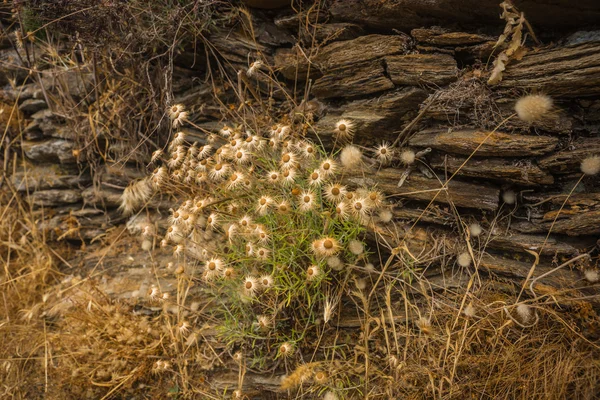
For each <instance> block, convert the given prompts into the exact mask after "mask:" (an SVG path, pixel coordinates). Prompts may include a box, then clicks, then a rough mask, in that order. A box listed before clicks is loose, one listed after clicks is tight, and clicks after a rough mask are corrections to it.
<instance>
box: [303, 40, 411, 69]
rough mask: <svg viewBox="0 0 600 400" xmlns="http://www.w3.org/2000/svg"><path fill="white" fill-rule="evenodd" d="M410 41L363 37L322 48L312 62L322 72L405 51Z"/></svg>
mask: <svg viewBox="0 0 600 400" xmlns="http://www.w3.org/2000/svg"><path fill="white" fill-rule="evenodd" d="M409 42H410V39H409V38H408V37H406V36H400V35H365V36H361V37H358V38H356V39H354V40H345V41H343V42H334V43H331V44H328V45H326V46H324V47H322V48H321V49H320V51H319V53H318V55H317V57H315V60H314V62H315V63H316V64H317V65H318V66H319V68H321V69H322V70H323V71H328V70H336V69H339V68H340V67H341V66H345V65H353V64H359V63H362V62H364V61H369V60H374V59H377V58H381V57H384V56H389V55H392V54H399V53H403V52H404V51H406V49H407V48H408V45H409Z"/></svg>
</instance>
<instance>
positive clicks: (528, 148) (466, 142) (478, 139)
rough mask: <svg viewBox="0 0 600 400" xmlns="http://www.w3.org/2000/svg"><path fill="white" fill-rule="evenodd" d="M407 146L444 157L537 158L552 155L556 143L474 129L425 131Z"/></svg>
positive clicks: (554, 139)
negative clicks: (447, 154) (457, 155)
mask: <svg viewBox="0 0 600 400" xmlns="http://www.w3.org/2000/svg"><path fill="white" fill-rule="evenodd" d="M409 143H410V145H411V146H415V147H431V148H434V149H437V150H441V151H444V152H447V153H453V154H461V155H467V156H469V155H471V154H472V153H473V152H474V151H475V150H476V149H477V148H478V147H479V145H480V144H481V143H483V144H481V147H479V149H478V150H477V152H476V153H475V155H476V156H491V157H525V156H537V155H542V154H546V153H549V152H551V151H552V150H554V148H555V147H556V145H557V144H558V139H557V138H554V137H549V136H534V135H518V134H507V133H502V132H497V131H496V132H488V131H481V130H476V129H468V130H457V131H453V132H452V131H450V132H449V131H447V130H444V131H441V132H440V131H436V130H425V131H421V132H419V133H417V134H416V135H414V136H413V137H412V138H411V139H410V140H409Z"/></svg>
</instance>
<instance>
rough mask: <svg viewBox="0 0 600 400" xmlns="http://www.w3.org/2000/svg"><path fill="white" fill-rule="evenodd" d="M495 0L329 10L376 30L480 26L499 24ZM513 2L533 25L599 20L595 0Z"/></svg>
mask: <svg viewBox="0 0 600 400" xmlns="http://www.w3.org/2000/svg"><path fill="white" fill-rule="evenodd" d="M499 4H500V2H499V1H498V0H429V1H414V0H396V1H381V0H335V1H334V3H333V4H332V6H331V9H330V10H329V11H330V13H331V15H333V16H334V18H336V19H337V20H342V21H351V22H354V23H357V24H359V25H363V26H367V27H370V28H373V29H378V30H391V29H399V30H408V29H414V28H421V27H423V26H432V25H445V26H450V25H452V26H455V25H466V24H469V27H483V26H486V25H496V26H500V25H502V26H503V25H504V24H501V21H500V19H499V15H500V13H501V9H500V7H499ZM514 4H515V5H516V6H517V7H518V8H519V11H523V12H524V13H525V16H526V17H527V20H528V21H529V22H531V23H532V25H533V26H535V27H547V28H549V29H552V30H559V29H565V30H566V29H569V28H579V29H581V28H580V27H581V26H585V25H589V26H594V25H596V24H597V21H599V20H600V8H598V3H597V1H596V0H581V1H578V2H573V1H569V0H556V1H554V2H552V3H548V2H546V1H539V0H532V1H529V0H520V1H515V2H514Z"/></svg>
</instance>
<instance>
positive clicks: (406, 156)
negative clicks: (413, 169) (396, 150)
mask: <svg viewBox="0 0 600 400" xmlns="http://www.w3.org/2000/svg"><path fill="white" fill-rule="evenodd" d="M415 159H416V155H415V152H414V151H412V150H410V149H406V150H403V151H402V153H400V161H401V162H402V164H404V165H411V164H414V162H415Z"/></svg>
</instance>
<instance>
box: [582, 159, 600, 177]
mask: <svg viewBox="0 0 600 400" xmlns="http://www.w3.org/2000/svg"><path fill="white" fill-rule="evenodd" d="M581 172H583V173H584V174H585V175H596V174H597V173H598V172H600V156H590V157H588V158H586V159H585V160H583V161H582V162H581Z"/></svg>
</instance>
